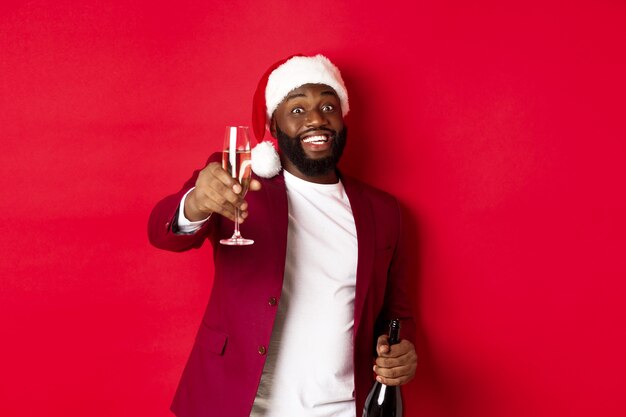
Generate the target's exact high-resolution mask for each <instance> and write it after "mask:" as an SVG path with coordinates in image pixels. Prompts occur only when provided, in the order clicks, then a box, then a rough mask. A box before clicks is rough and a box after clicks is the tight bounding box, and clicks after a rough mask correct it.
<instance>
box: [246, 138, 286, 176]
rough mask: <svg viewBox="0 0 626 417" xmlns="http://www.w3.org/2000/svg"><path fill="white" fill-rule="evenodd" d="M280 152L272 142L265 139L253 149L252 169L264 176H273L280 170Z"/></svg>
mask: <svg viewBox="0 0 626 417" xmlns="http://www.w3.org/2000/svg"><path fill="white" fill-rule="evenodd" d="M281 168H282V166H281V165H280V158H279V157H278V152H276V149H274V146H272V144H271V143H270V142H267V141H263V142H261V143H259V144H258V145H256V146H255V147H254V149H252V171H254V173H255V174H257V175H258V176H259V177H262V178H272V177H274V176H276V175H278V173H279V172H280V170H281Z"/></svg>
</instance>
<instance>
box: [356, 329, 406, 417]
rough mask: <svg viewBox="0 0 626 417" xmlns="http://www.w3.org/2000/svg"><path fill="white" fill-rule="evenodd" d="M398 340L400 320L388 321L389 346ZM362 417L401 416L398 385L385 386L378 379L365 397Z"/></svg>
mask: <svg viewBox="0 0 626 417" xmlns="http://www.w3.org/2000/svg"><path fill="white" fill-rule="evenodd" d="M398 342H400V320H398V319H393V320H391V322H390V323H389V346H391V345H395V344H396V343H398ZM363 417H402V396H401V394H400V387H399V386H397V385H396V386H393V387H390V386H387V385H385V384H382V383H380V382H378V381H376V382H375V383H374V386H373V387H372V389H371V390H370V392H369V394H368V395H367V398H366V399H365V407H363Z"/></svg>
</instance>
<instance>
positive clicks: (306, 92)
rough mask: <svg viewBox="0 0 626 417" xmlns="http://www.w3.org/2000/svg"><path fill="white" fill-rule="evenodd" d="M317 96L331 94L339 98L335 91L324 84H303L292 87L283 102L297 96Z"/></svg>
mask: <svg viewBox="0 0 626 417" xmlns="http://www.w3.org/2000/svg"><path fill="white" fill-rule="evenodd" d="M317 96H332V97H336V98H337V99H338V98H339V97H338V96H337V92H336V91H335V90H334V89H333V88H332V87H330V86H328V85H326V84H304V85H301V86H300V87H298V88H294V89H293V90H291V91H290V92H289V94H287V96H286V97H285V98H284V100H283V103H284V102H287V101H289V100H292V99H294V98H297V97H317Z"/></svg>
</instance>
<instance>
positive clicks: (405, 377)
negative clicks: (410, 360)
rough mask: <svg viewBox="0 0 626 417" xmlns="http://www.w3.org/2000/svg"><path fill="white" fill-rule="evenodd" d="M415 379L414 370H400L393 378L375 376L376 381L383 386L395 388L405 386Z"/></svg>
mask: <svg viewBox="0 0 626 417" xmlns="http://www.w3.org/2000/svg"><path fill="white" fill-rule="evenodd" d="M414 377H415V369H400V370H398V371H397V374H395V375H394V376H383V375H377V376H376V380H377V381H378V382H380V383H383V384H385V385H390V386H395V385H402V384H406V383H407V382H409V381H410V380H412V379H413V378H414Z"/></svg>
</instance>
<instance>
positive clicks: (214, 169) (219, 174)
mask: <svg viewBox="0 0 626 417" xmlns="http://www.w3.org/2000/svg"><path fill="white" fill-rule="evenodd" d="M209 172H210V173H211V174H212V175H213V177H214V178H215V179H217V180H218V181H219V182H221V183H222V184H224V186H225V187H226V188H228V189H230V190H232V192H234V193H235V194H240V193H241V191H242V190H243V188H242V187H241V185H240V184H239V182H237V180H235V179H234V178H233V177H232V176H231V175H230V174H229V173H228V172H226V171H224V169H223V168H222V167H221V166H220V165H219V164H209Z"/></svg>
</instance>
